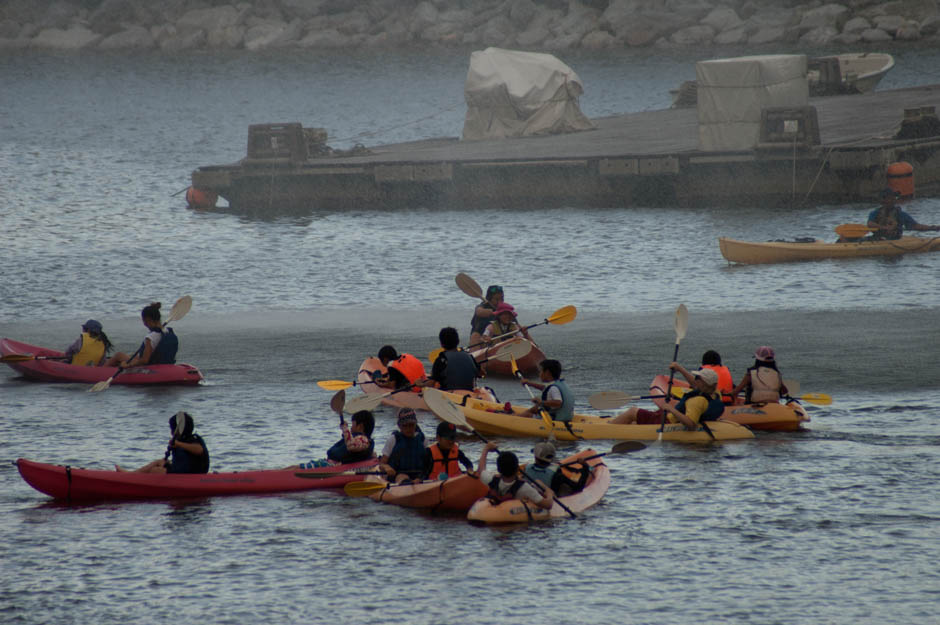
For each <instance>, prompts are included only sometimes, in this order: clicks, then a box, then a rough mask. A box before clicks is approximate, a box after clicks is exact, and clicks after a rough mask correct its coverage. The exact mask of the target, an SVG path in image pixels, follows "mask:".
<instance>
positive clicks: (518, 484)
mask: <svg viewBox="0 0 940 625" xmlns="http://www.w3.org/2000/svg"><path fill="white" fill-rule="evenodd" d="M501 479H502V476H500V475H495V476H493V479H492V480H490V483H489V484H488V486H489V487H490V491H489V492H488V493H487V494H486V496H487V498H488V499H489V500H490V501H492V502H493V503H502V502H504V501H509V500H510V499H515V498H516V493H518V492H519V489H520V488H522V485H523V484H525V482H523V481H522V480H520V479H517V480H516V481H515V482H513V483H512V486H510V487H509V490H507V491H506V492H505V493H504V494H500V492H499V481H500V480H501Z"/></svg>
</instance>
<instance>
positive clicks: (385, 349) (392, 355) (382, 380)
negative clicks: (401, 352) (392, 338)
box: [369, 345, 398, 388]
mask: <svg viewBox="0 0 940 625" xmlns="http://www.w3.org/2000/svg"><path fill="white" fill-rule="evenodd" d="M378 359H379V362H381V363H382V366H383V367H385V371H379V370H376V371H370V372H369V373H370V374H371V375H372V381H373V382H375V383H376V384H377V385H379V386H382V387H385V388H388V387H389V385H390V383H389V380H388V363H390V362H392V361H393V360H398V351H397V350H396V349H395V348H394V347H392V346H391V345H383V346H382V347H381V349H379V353H378Z"/></svg>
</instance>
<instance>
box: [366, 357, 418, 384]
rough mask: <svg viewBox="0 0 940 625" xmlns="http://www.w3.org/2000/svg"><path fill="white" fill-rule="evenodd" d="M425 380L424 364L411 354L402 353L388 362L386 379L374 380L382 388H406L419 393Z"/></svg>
mask: <svg viewBox="0 0 940 625" xmlns="http://www.w3.org/2000/svg"><path fill="white" fill-rule="evenodd" d="M426 381H427V373H426V372H425V370H424V365H423V364H422V363H421V361H420V360H418V359H417V357H415V356H413V355H412V354H402V355H400V356H399V357H398V358H396V359H395V360H393V361H391V362H389V363H388V379H387V380H385V381H376V384H378V385H379V386H381V387H383V388H393V389H402V390H404V389H406V388H409V387H410V389H409V390H411V391H412V392H414V393H420V392H421V389H420V388H419V387H420V386H421V385H422V384H424V383H425V382H426Z"/></svg>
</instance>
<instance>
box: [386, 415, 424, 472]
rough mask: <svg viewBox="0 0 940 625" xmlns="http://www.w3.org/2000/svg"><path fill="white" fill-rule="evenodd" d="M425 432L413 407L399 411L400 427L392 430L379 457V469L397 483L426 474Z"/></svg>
mask: <svg viewBox="0 0 940 625" xmlns="http://www.w3.org/2000/svg"><path fill="white" fill-rule="evenodd" d="M425 446H426V444H425V439H424V432H422V431H421V428H420V427H418V416H417V415H416V414H415V411H414V410H412V409H411V408H402V409H401V410H399V411H398V429H397V430H395V431H394V432H392V433H391V434H390V435H389V437H388V440H387V441H385V446H384V447H383V448H382V455H381V457H380V458H379V470H381V471H385V474H386V475H387V476H388V479H389V481H394V482H396V483H401V482H404V481H405V480H417V479H420V478H421V477H422V475H423V474H424V448H425Z"/></svg>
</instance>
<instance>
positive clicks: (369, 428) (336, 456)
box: [285, 410, 375, 469]
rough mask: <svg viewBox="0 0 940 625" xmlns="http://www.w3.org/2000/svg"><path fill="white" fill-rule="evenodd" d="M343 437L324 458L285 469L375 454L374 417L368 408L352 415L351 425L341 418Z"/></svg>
mask: <svg viewBox="0 0 940 625" xmlns="http://www.w3.org/2000/svg"><path fill="white" fill-rule="evenodd" d="M339 427H340V431H341V432H342V434H343V437H342V438H341V439H339V440H338V441H336V442H335V443H334V444H333V446H332V447H330V448H329V450H328V451H327V452H326V460H311V461H310V462H303V463H301V464H297V465H293V466H289V467H285V468H287V469H316V468H319V467H328V466H335V465H338V464H349V463H351V462H361V461H362V460H368V459H369V458H372V457H374V456H375V454H374V453H373V451H374V449H375V442H374V441H373V440H372V432H373V431H374V430H375V417H374V416H373V415H372V413H371V412H369V411H368V410H360V411H359V412H357V413H356V414H354V415H353V416H352V426H349V425H347V424H346V420H345V419H343V420H341V421H340V424H339Z"/></svg>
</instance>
